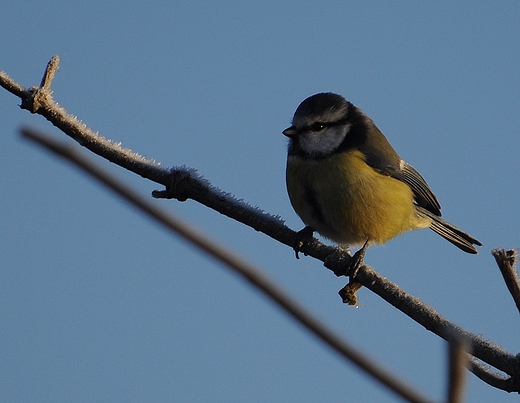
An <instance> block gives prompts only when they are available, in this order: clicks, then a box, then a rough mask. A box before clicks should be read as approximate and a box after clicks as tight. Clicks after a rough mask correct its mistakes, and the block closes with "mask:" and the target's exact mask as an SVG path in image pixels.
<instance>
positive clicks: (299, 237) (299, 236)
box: [293, 226, 314, 259]
mask: <svg viewBox="0 0 520 403" xmlns="http://www.w3.org/2000/svg"><path fill="white" fill-rule="evenodd" d="M312 234H314V230H313V229H312V228H311V227H309V226H306V227H305V228H304V229H302V230H300V231H298V232H297V233H296V236H295V237H294V243H293V250H294V253H295V254H296V259H299V258H300V251H301V248H303V245H304V244H305V242H307V241H308V240H309V239H311V238H312Z"/></svg>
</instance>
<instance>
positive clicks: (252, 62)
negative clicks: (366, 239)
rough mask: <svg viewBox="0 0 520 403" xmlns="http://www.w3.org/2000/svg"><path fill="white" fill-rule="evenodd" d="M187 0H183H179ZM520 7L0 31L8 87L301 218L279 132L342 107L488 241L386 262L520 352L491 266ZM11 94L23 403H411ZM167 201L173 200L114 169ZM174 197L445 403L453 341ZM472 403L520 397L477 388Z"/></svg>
mask: <svg viewBox="0 0 520 403" xmlns="http://www.w3.org/2000/svg"><path fill="white" fill-rule="evenodd" d="M170 3H171V4H170ZM519 17H520V3H519V2H518V1H501V2H494V3H493V4H491V3H486V2H469V1H468V2H457V3H456V4H447V3H445V2H420V3H417V2H411V1H409V2H392V3H390V2H386V3H383V2H375V1H364V2H345V1H336V2H328V1H325V2H281V3H279V4H278V5H268V3H267V2H247V3H245V2H218V3H210V2H194V1H176V2H158V1H147V2H138V1H130V2H125V3H121V2H120V1H112V0H109V1H91V2H84V3H81V2H70V1H53V2H38V1H23V2H22V1H19V2H8V4H5V5H4V6H3V7H2V13H1V15H0V37H1V38H2V43H1V45H0V70H5V71H6V72H7V73H9V74H10V75H11V76H12V77H13V78H15V79H16V80H18V81H19V82H20V83H21V84H23V85H25V86H30V85H37V84H38V83H39V82H40V79H41V75H42V73H43V70H44V68H45V65H46V63H47V62H48V60H49V59H50V57H51V56H53V55H55V54H59V55H60V56H61V58H62V63H61V69H60V71H59V73H58V75H57V77H56V79H55V81H54V83H53V89H54V97H55V99H56V101H57V102H59V103H60V104H61V105H63V106H64V107H66V108H67V110H68V111H69V112H70V113H73V114H75V115H77V116H78V117H79V118H80V119H82V120H83V121H84V122H86V123H87V124H88V125H89V126H90V127H92V128H93V129H94V130H96V131H99V132H100V133H101V134H102V135H104V136H105V137H107V138H110V139H113V140H115V141H121V142H122V143H123V145H124V146H125V147H129V148H131V149H133V150H135V151H136V152H139V153H141V154H144V155H146V156H148V157H150V158H154V159H156V160H158V161H160V162H162V163H163V164H165V165H167V166H172V165H183V164H186V165H187V166H190V167H193V168H196V169H198V171H199V172H200V173H201V174H202V175H204V176H205V177H206V178H207V179H208V180H210V181H211V182H212V183H213V184H214V185H216V186H218V187H220V188H221V189H223V190H225V191H228V192H231V193H233V194H235V195H236V196H237V197H239V198H243V199H245V200H247V201H248V202H250V203H252V204H255V205H258V206H259V207H260V208H262V209H264V210H266V211H269V212H271V213H273V214H279V215H281V216H282V217H283V218H284V219H285V220H286V221H287V224H288V225H289V226H291V227H292V228H294V229H300V228H301V227H302V224H301V222H300V220H299V219H298V217H297V216H296V214H295V213H294V212H293V210H292V208H291V206H290V204H289V201H288V198H287V195H286V191H285V183H284V170H285V152H286V138H284V136H283V135H282V134H281V131H282V130H283V129H285V128H286V127H287V126H288V125H289V124H290V120H291V117H292V114H293V112H294V110H295V108H296V107H297V105H298V104H299V102H301V101H302V100H303V99H304V98H305V97H307V96H309V95H311V94H314V93H316V92H321V91H334V92H338V93H340V94H343V95H344V96H345V97H347V98H348V99H349V100H350V101H352V102H353V103H354V104H356V105H357V106H359V107H361V108H362V109H364V111H365V112H366V113H367V114H368V115H369V116H371V117H372V118H373V119H374V120H375V122H376V124H377V125H378V126H379V127H380V128H381V130H382V131H383V132H384V133H385V134H386V136H387V137H388V138H389V140H390V141H391V143H392V144H393V145H394V147H395V148H396V149H397V151H398V152H399V153H400V155H401V156H402V157H403V158H404V159H405V160H407V161H408V162H409V163H411V164H412V165H414V166H415V167H416V168H417V169H418V170H419V171H420V172H421V173H422V174H423V175H424V176H425V178H426V179H427V180H428V182H429V184H430V185H431V187H432V188H433V190H434V191H435V192H436V194H437V196H438V198H439V200H440V202H441V204H442V206H443V213H444V217H445V218H446V219H447V220H449V221H451V222H453V223H455V224H456V225H458V226H460V227H461V228H463V229H465V230H467V231H468V232H470V233H471V234H473V235H475V236H476V237H477V238H478V239H480V240H481V241H482V242H483V243H484V245H485V246H484V247H483V248H481V253H480V254H479V255H477V256H472V255H468V254H465V253H463V252H461V251H460V250H458V249H457V248H455V247H453V246H452V245H451V244H449V243H447V242H446V241H445V240H443V239H442V238H440V237H438V236H437V235H435V234H434V233H433V232H431V231H428V230H424V231H417V232H414V233H407V234H405V235H403V236H401V237H399V238H398V239H395V240H393V241H391V242H389V243H388V244H386V245H385V246H381V247H374V248H371V249H370V250H369V251H368V254H367V259H366V260H367V263H369V264H370V265H372V266H373V267H374V268H375V269H376V270H377V271H379V272H380V273H382V274H383V275H384V276H387V277H388V278H389V279H390V280H392V281H394V282H396V283H397V284H399V285H400V286H401V287H402V288H404V289H405V290H406V291H408V292H410V293H412V294H413V295H416V296H417V297H419V298H421V299H423V300H424V301H426V302H427V303H429V304H431V305H432V306H433V307H435V308H436V309H437V310H438V311H439V312H440V313H441V314H442V315H445V316H446V317H447V318H448V319H449V320H451V321H453V322H455V323H456V324H458V325H460V326H462V327H463V328H465V329H467V330H469V331H472V332H475V333H479V334H482V335H483V336H484V337H486V338H489V339H491V340H493V341H494V342H496V343H499V344H500V345H502V346H504V347H505V348H507V349H508V350H509V351H511V352H512V353H516V352H517V351H518V340H519V338H518V335H519V333H520V321H519V318H518V312H516V310H515V308H514V305H513V303H512V300H511V298H510V296H509V294H508V293H507V291H506V288H505V286H504V285H503V283H502V280H501V277H500V275H499V273H498V270H497V269H496V267H495V264H494V260H493V258H492V256H491V255H490V250H491V249H492V248H494V247H498V246H503V247H517V246H519V245H520V237H519V234H518V231H519V224H520V214H519V213H518V205H519V190H518V185H519V168H520V162H519V161H520V159H519V157H518V154H519V152H520V136H519V127H520V114H519V110H520V97H519V93H520V79H519V71H520V40H519V39H520V35H519V34H520V25H519V24H518V20H519ZM18 104H19V100H18V99H16V98H15V97H14V96H13V95H11V94H9V93H7V92H6V91H4V90H1V91H0V129H1V147H0V170H1V172H2V174H1V175H0V188H1V189H2V191H1V192H0V206H1V213H0V220H1V225H0V245H1V249H0V373H1V374H2V375H1V376H0V400H1V401H2V402H31V401H32V402H143V401H157V402H159V401H162V402H181V401H184V402H195V401H207V402H219V401H220V402H235V401H247V402H268V401H269V402H300V403H301V402H317V401H328V402H345V401H347V402H351V401H352V402H375V401H399V400H397V399H395V398H394V397H393V396H392V395H389V394H387V392H386V391H385V390H383V389H381V388H380V387H379V386H378V385H376V384H375V383H373V382H372V381H371V380H370V379H367V377H365V376H364V375H363V374H362V373H360V371H359V370H357V369H356V368H354V367H352V366H351V365H349V364H346V363H345V362H344V361H343V360H341V359H339V358H338V357H337V356H336V355H334V354H332V353H331V351H330V350H329V349H328V348H326V347H324V346H323V345H321V344H320V343H317V342H316V340H315V339H314V338H313V337H312V336H309V335H308V334H307V333H305V332H303V331H302V329H301V328H300V327H299V326H298V325H295V323H294V322H293V321H291V320H288V319H287V317H286V316H285V315H284V314H281V313H280V311H279V310H278V309H277V308H274V307H273V305H272V304H271V303H269V302H267V301H266V300H264V298H263V297H261V296H260V295H259V294H258V293H257V292H255V291H252V290H251V289H250V287H249V286H248V285H246V284H244V283H243V282H242V281H240V280H238V279H237V278H236V277H235V276H233V275H230V274H229V273H228V272H226V271H225V270H223V269H222V268H221V267H219V266H218V265H216V264H215V263H213V262H212V261H208V260H207V259H205V258H203V257H201V256H199V255H198V253H197V252H195V251H194V250H192V249H191V248H190V247H187V246H186V245H185V244H184V243H183V242H182V241H179V240H178V239H176V238H172V237H170V236H169V235H167V234H166V233H165V232H164V231H163V230H162V229H159V228H157V226H156V225H154V224H153V223H151V222H150V221H149V220H148V219H145V218H143V217H142V216H141V215H139V214H136V212H135V211H134V210H133V209H132V208H129V207H128V206H127V205H124V204H122V203H121V202H120V201H119V200H118V199H115V198H114V197H113V196H112V195H111V194H109V193H107V192H106V191H105V190H104V189H101V188H100V187H98V185H96V184H95V183H93V182H91V180H89V179H87V178H86V177H85V176H83V175H82V174H80V173H78V171H76V170H75V169H72V168H71V167H70V166H68V165H66V164H64V163H63V162H61V161H58V160H56V159H54V158H53V157H51V156H50V155H48V154H46V153H44V152H42V151H41V150H40V149H37V148H35V147H33V146H32V145H30V144H28V143H26V142H24V141H22V140H20V138H19V137H18V135H17V130H18V129H19V127H20V126H21V125H26V124H29V125H32V126H35V127H37V128H41V129H44V130H45V131H46V132H49V133H51V134H53V135H54V136H55V137H56V138H60V139H63V140H64V141H68V142H69V143H73V141H72V140H70V139H68V138H66V137H65V136H64V135H62V134H60V132H59V131H58V130H57V129H55V128H54V127H52V126H51V125H50V124H49V123H48V122H46V121H45V120H44V119H43V118H42V117H40V116H33V115H31V114H29V113H28V112H27V111H22V110H20V109H19V108H18V106H17V105H18ZM95 159H96V160H97V161H99V163H100V164H101V165H103V166H105V167H107V169H109V170H110V171H111V172H112V173H114V174H116V175H118V176H119V177H120V178H122V179H123V180H124V181H126V182H127V183H128V184H129V185H131V186H132V187H133V188H135V189H137V190H138V191H140V192H141V193H142V194H144V195H149V194H150V192H151V191H152V190H154V189H156V188H158V186H157V185H155V184H153V183H150V182H148V181H146V180H143V179H142V178H140V177H137V176H135V175H133V174H130V173H127V172H125V171H123V170H122V169H120V168H118V167H116V166H113V165H111V164H109V163H107V162H105V161H102V160H100V159H99V158H95ZM157 203H158V204H160V205H161V206H164V207H165V208H168V209H169V210H171V211H172V212H174V213H175V214H177V215H179V216H181V217H183V218H185V219H187V220H189V221H190V222H192V223H193V224H195V225H196V226H197V227H199V228H200V229H202V230H204V231H205V232H207V233H208V234H210V235H212V236H214V237H216V238H218V239H219V240H220V241H221V242H223V243H225V244H226V245H229V246H230V247H232V248H233V249H235V250H237V251H239V252H240V253H241V254H242V255H243V256H244V257H246V258H247V259H249V260H250V261H252V262H254V263H256V264H258V265H259V266H261V267H262V268H263V269H264V270H265V272H266V273H267V274H268V275H269V276H270V277H271V278H273V279H275V280H276V281H277V282H279V283H280V284H281V285H282V286H283V287H284V288H285V289H286V290H288V292H289V293H290V294H291V295H292V296H294V297H295V298H297V299H298V300H300V301H301V302H302V303H303V304H304V305H305V306H306V307H307V308H309V309H310V310H311V311H312V312H314V313H315V314H316V315H317V316H319V317H320V318H321V319H322V320H324V321H325V322H326V323H327V324H329V325H330V326H331V327H332V328H334V329H335V330H336V331H337V332H338V333H340V334H342V335H344V336H345V338H347V339H348V340H350V341H351V342H352V343H354V344H355V345H356V346H358V347H359V348H360V349H361V350H362V351H364V352H366V353H368V354H369V355H370V356H371V357H373V358H375V359H376V360H377V361H379V362H380V363H382V364H383V365H385V366H386V367H388V368H391V369H392V370H393V371H394V372H395V374H397V375H399V376H401V377H402V378H404V379H406V380H407V381H409V382H410V383H411V384H412V385H414V386H416V387H417V388H418V389H420V390H421V391H423V392H424V393H425V394H427V395H428V396H430V397H431V398H434V399H437V400H442V399H443V398H444V394H445V384H446V382H445V381H446V370H445V367H446V358H445V356H446V345H445V343H444V342H443V341H441V340H439V338H438V337H436V336H434V335H433V334H431V333H429V332H428V331H426V330H425V329H423V328H422V327H420V326H419V325H417V324H416V323H414V322H413V321H411V320H410V319H408V318H407V317H406V316H404V315H403V314H402V313H400V312H398V311H397V310H395V309H394V308H392V307H391V306H389V305H388V304H386V303H385V302H384V301H382V300H381V299H380V298H378V297H376V296H374V295H373V294H372V293H371V292H369V291H367V290H362V291H360V293H359V297H360V303H361V305H360V307H358V308H351V307H348V306H344V305H343V304H342V303H341V302H340V299H339V297H338V295H337V294H336V293H337V291H338V290H339V289H340V288H341V287H342V286H343V285H344V284H345V280H344V279H338V278H336V277H335V276H334V275H333V274H331V273H330V272H329V271H328V270H325V269H324V268H323V267H322V266H321V265H320V263H319V262H317V261H315V260H313V259H311V258H303V259H301V260H299V261H297V260H296V259H294V256H293V252H292V251H291V250H290V249H289V248H287V247H285V246H282V245H279V244H278V243H277V242H275V241H273V240H272V239H270V238H268V237H266V236H264V235H262V234H260V233H257V232H255V231H254V230H252V229H250V228H247V227H245V226H243V225H241V224H239V223H236V222H233V221H231V220H229V219H227V218H225V217H223V216H221V215H219V214H218V213H215V212H213V211H210V210H208V209H207V208H205V207H203V206H200V205H198V204H197V203H195V202H193V201H187V202H185V203H179V202H176V201H165V200H159V201H157ZM467 397H468V398H467V401H468V402H490V401H494V402H496V401H500V402H509V401H511V402H512V401H518V396H517V395H508V394H507V393H505V392H502V391H499V390H496V389H493V388H491V387H490V386H487V385H485V384H483V383H482V382H481V381H479V380H478V379H476V377H474V376H473V375H470V376H469V383H468V389H467Z"/></svg>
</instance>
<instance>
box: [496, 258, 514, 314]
mask: <svg viewBox="0 0 520 403" xmlns="http://www.w3.org/2000/svg"><path fill="white" fill-rule="evenodd" d="M491 254H492V255H493V256H494V258H495V260H496V262H497V265H498V268H499V269H500V273H502V277H503V278H504V281H505V282H506V286H507V289H508V290H509V293H510V294H511V296H512V297H513V300H514V301H515V304H516V309H518V311H519V312H520V280H519V279H518V272H517V270H516V264H517V263H518V251H517V250H514V249H509V250H505V249H493V250H492V251H491Z"/></svg>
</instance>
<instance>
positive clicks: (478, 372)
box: [469, 357, 520, 392]
mask: <svg viewBox="0 0 520 403" xmlns="http://www.w3.org/2000/svg"><path fill="white" fill-rule="evenodd" d="M519 358H520V357H519ZM469 370H470V371H471V372H473V374H475V376H477V377H478V378H479V379H480V380H482V381H483V382H486V383H487V384H488V385H491V386H493V387H495V388H497V389H500V390H504V391H506V392H518V390H519V389H520V386H519V380H516V381H515V378H514V377H512V376H504V375H502V374H499V373H497V372H495V371H493V370H492V369H491V368H489V366H487V365H484V364H482V363H481V362H480V361H479V360H478V359H476V358H474V357H470V359H469Z"/></svg>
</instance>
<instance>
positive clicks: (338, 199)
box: [287, 151, 430, 245]
mask: <svg viewBox="0 0 520 403" xmlns="http://www.w3.org/2000/svg"><path fill="white" fill-rule="evenodd" d="M287 191H288V193H289V198H290V200H291V204H292V205H293V207H294V210H295V211H296V213H297V214H298V215H299V216H300V217H301V219H302V220H303V222H304V223H305V224H306V225H308V226H310V227H311V228H313V229H314V230H315V231H318V232H319V233H320V234H321V235H323V236H324V237H326V238H329V239H331V240H333V241H335V242H337V243H339V244H345V245H356V244H362V243H364V242H366V241H367V240H368V241H369V242H372V243H373V242H376V243H384V242H387V241H388V240H390V239H392V238H394V237H395V236H397V235H399V234H401V233H402V232H404V231H407V230H412V229H418V228H425V227H428V226H429V224H430V220H429V219H426V218H419V217H417V214H416V210H415V205H414V203H413V193H412V190H411V189H410V187H409V186H408V185H407V184H406V183H403V182H401V181H399V180H397V179H394V178H392V177H390V176H386V175H383V174H381V173H379V172H377V171H376V170H374V169H373V168H371V167H370V166H368V165H367V164H366V163H365V161H364V157H363V154H362V153H361V152H360V151H349V152H345V153H339V154H334V155H332V156H330V157H328V158H325V159H321V160H317V161H313V160H303V159H301V158H298V157H290V158H289V159H288V162H287ZM309 192H311V193H309ZM309 194H312V195H313V198H311V199H312V203H311V202H310V200H309ZM313 205H314V206H313ZM316 207H318V209H319V214H316V213H317V211H316Z"/></svg>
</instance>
